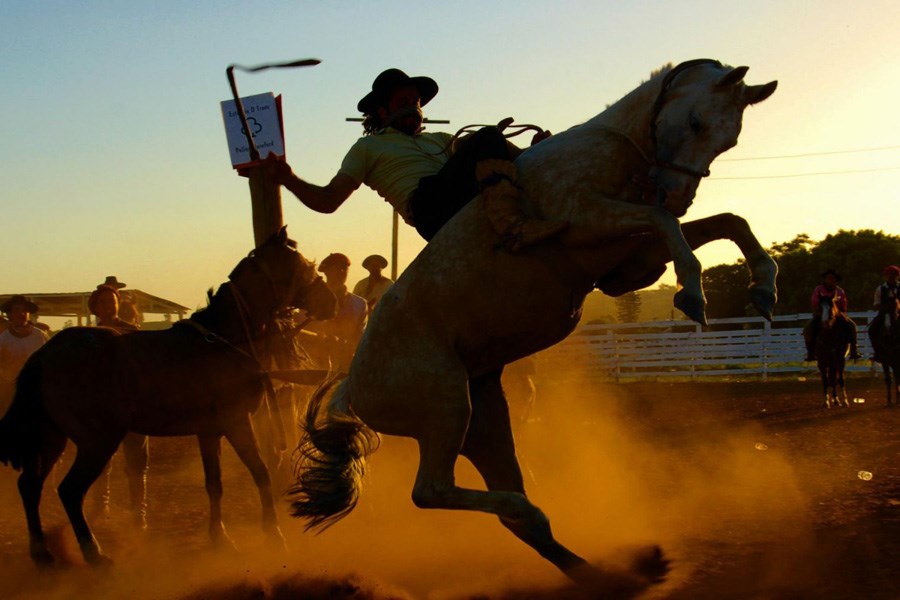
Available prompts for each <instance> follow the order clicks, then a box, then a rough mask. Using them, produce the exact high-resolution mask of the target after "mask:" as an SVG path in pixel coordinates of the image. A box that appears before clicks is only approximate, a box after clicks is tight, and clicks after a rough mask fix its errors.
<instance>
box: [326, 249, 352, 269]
mask: <svg viewBox="0 0 900 600" xmlns="http://www.w3.org/2000/svg"><path fill="white" fill-rule="evenodd" d="M349 266H350V259H349V258H347V256H346V255H345V254H341V253H340V252H335V253H333V254H329V255H328V256H326V257H325V258H324V259H322V262H320V263H319V273H324V272H325V270H326V269H330V268H331V267H344V268H346V267H349Z"/></svg>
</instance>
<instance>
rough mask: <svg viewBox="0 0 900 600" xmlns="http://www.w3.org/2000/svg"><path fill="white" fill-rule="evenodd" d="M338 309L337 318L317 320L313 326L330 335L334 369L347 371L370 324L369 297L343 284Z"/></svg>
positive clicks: (311, 324) (329, 354)
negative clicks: (360, 339)
mask: <svg viewBox="0 0 900 600" xmlns="http://www.w3.org/2000/svg"><path fill="white" fill-rule="evenodd" d="M335 296H336V298H337V310H336V313H335V315H334V318H332V319H329V320H327V321H314V322H313V323H310V324H309V327H308V328H309V330H310V331H314V332H316V333H319V334H322V335H325V336H328V338H329V339H328V340H327V348H325V350H326V353H327V354H328V358H329V360H330V361H331V367H332V369H334V370H336V371H346V369H347V368H348V367H349V366H350V361H351V360H352V359H353V354H354V353H355V352H356V345H357V344H358V343H359V338H361V337H362V333H363V330H364V329H365V328H366V319H367V317H368V314H369V308H368V306H367V305H366V301H365V300H363V299H362V298H360V297H359V296H357V295H356V294H351V293H350V292H348V291H347V288H346V287H344V288H343V293H336V294H335Z"/></svg>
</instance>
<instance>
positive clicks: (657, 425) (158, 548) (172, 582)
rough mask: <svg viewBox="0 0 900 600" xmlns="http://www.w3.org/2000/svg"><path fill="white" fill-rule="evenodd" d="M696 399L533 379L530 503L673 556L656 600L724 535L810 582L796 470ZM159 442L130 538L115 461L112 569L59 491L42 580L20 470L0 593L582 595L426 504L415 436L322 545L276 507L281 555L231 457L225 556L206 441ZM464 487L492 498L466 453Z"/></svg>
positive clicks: (600, 542)
mask: <svg viewBox="0 0 900 600" xmlns="http://www.w3.org/2000/svg"><path fill="white" fill-rule="evenodd" d="M698 389H702V386H688V385H681V384H667V383H659V384H652V385H648V384H642V387H639V388H636V387H634V386H630V385H621V386H615V385H602V386H598V385H596V384H590V383H588V382H579V381H572V382H570V383H568V384H565V385H563V384H560V383H553V382H547V381H540V380H539V381H538V398H537V404H536V406H535V408H534V410H533V411H532V413H531V417H530V420H529V421H528V422H525V423H516V424H515V425H514V429H515V432H516V437H517V445H518V453H519V457H520V463H521V465H522V468H523V473H524V476H525V481H526V489H527V490H528V493H529V497H530V498H531V499H532V501H533V502H534V503H535V504H537V505H538V506H539V507H541V509H542V510H543V511H544V512H545V513H546V514H547V515H548V516H549V518H550V520H551V524H552V526H553V531H554V534H555V536H556V538H557V539H558V540H560V541H561V542H562V543H563V544H565V545H566V546H567V547H568V548H569V549H570V550H572V551H574V552H576V553H577V554H580V555H582V556H584V557H585V558H587V559H588V560H590V561H591V562H594V563H597V564H603V565H616V564H623V565H624V564H625V563H626V562H627V560H628V558H629V557H630V556H632V552H633V551H634V549H635V548H641V547H645V546H647V545H654V544H658V545H659V546H661V547H662V549H663V551H664V552H665V553H666V556H667V557H668V558H669V559H670V560H672V572H671V574H670V576H669V577H668V579H667V581H666V582H665V583H663V584H662V585H660V586H657V587H656V588H654V589H651V590H648V592H647V593H646V596H647V597H678V594H679V590H685V589H689V588H690V585H691V583H692V581H693V580H694V578H695V576H696V575H697V573H698V572H701V571H702V572H708V571H710V570H715V569H716V568H717V567H716V565H717V564H718V561H719V557H718V556H717V552H718V550H717V547H718V544H719V543H720V542H721V541H723V540H727V541H728V542H729V543H734V542H736V541H737V542H739V543H741V544H747V545H748V546H752V545H753V544H755V543H757V542H761V541H764V540H771V539H780V540H783V542H784V543H783V544H781V545H780V546H781V547H782V548H783V551H780V552H778V551H776V552H774V553H769V554H768V555H767V556H765V557H763V558H758V559H757V560H756V561H755V563H754V566H755V572H754V573H748V577H754V578H762V579H769V580H772V581H775V582H776V585H777V580H778V579H779V578H788V577H790V578H791V579H792V580H796V578H797V577H802V576H803V573H802V569H800V568H798V567H797V560H796V555H797V553H798V552H803V551H805V550H806V549H808V548H809V546H810V544H812V537H811V536H810V527H809V526H808V523H809V519H808V518H806V513H807V511H808V508H809V502H810V500H809V499H808V498H806V497H804V493H803V491H802V486H801V484H800V482H798V481H797V478H796V476H795V473H794V471H793V469H792V468H791V465H790V463H789V462H788V460H787V458H786V457H785V456H784V455H783V454H781V453H778V452H776V451H774V450H775V449H774V448H772V449H769V448H770V446H773V445H774V443H773V441H772V440H770V439H765V434H764V432H763V431H762V428H761V426H759V425H758V424H756V423H754V422H753V421H752V420H741V419H735V418H734V414H733V413H725V412H723V411H721V409H720V408H719V407H720V404H721V403H720V401H721V400H722V399H721V398H715V397H710V398H703V397H702V392H698ZM717 389H720V388H717ZM698 394H699V395H698ZM516 401H517V400H516V399H515V398H511V402H516ZM763 442H765V443H763ZM151 445H152V447H151V481H150V507H149V516H148V520H149V523H150V528H149V529H148V530H147V531H146V532H139V531H135V530H134V529H133V527H132V526H131V520H130V516H129V515H128V513H127V511H126V510H125V508H124V507H125V505H126V501H125V499H126V498H125V496H126V491H125V490H126V484H125V478H124V474H123V473H122V465H121V462H119V463H118V464H115V465H114V467H113V500H112V509H111V511H110V513H109V515H103V514H100V515H98V516H96V517H95V518H94V519H93V520H92V524H93V526H94V532H95V535H96V536H97V538H98V540H99V541H100V544H101V546H102V547H103V548H104V551H106V552H107V553H108V554H109V555H110V556H111V557H112V558H113V559H114V560H115V561H116V563H115V566H114V567H112V568H110V569H104V570H95V569H90V568H88V567H86V566H85V565H84V564H83V562H82V561H81V558H80V553H79V552H78V549H77V545H76V544H75V542H74V539H73V538H72V534H71V529H70V528H69V526H68V523H67V521H66V520H65V517H64V514H63V512H62V510H61V508H60V506H59V501H58V500H57V499H56V495H55V490H54V489H53V486H50V485H48V486H47V489H45V493H44V503H43V506H42V511H43V514H44V522H45V528H46V529H47V530H48V531H50V532H51V538H52V546H53V550H54V552H55V554H56V555H57V557H58V558H59V559H61V560H60V562H61V563H63V564H65V565H66V566H64V567H58V568H55V569H52V570H45V571H38V570H36V569H35V567H33V566H32V565H31V563H30V561H29V559H28V554H27V553H28V542H27V536H26V534H25V526H24V518H23V515H22V510H21V505H20V502H19V499H18V494H17V492H16V488H15V476H16V473H14V472H13V471H12V470H11V469H8V468H3V469H0V558H2V564H0V597H4V598H48V599H52V600H69V599H75V598H78V599H81V598H98V599H107V598H109V599H113V598H129V599H132V600H142V599H161V598H165V599H168V598H172V599H176V598H177V599H190V600H200V599H207V598H209V599H212V598H216V599H225V598H227V599H235V600H237V599H241V600H244V599H249V598H287V597H291V598H309V599H324V598H329V599H344V598H346V599H351V598H352V599H373V600H375V599H379V600H381V599H386V598H398V599H403V600H407V599H409V600H419V599H424V600H457V599H462V598H478V599H510V600H511V599H514V598H515V599H518V598H554V599H562V598H572V599H576V598H578V599H580V598H583V597H585V596H583V595H582V593H581V592H580V591H579V590H577V589H574V588H573V587H572V586H570V585H569V583H568V581H567V580H566V578H565V577H563V576H562V575H561V574H560V573H559V572H558V571H557V570H556V569H555V568H554V567H553V566H552V565H551V564H550V563H548V562H546V561H545V560H543V559H542V558H540V557H539V556H538V555H537V554H536V553H535V552H534V551H533V550H532V549H531V548H529V547H527V546H526V545H525V544H524V543H522V542H520V541H519V540H518V539H516V538H515V537H514V536H513V535H512V534H511V533H509V532H508V531H507V530H506V529H504V528H503V527H502V526H501V525H500V523H499V522H498V521H497V519H496V518H494V517H492V516H490V515H485V514H479V513H468V512H459V511H444V510H438V511H425V510H420V509H417V508H415V507H414V506H413V504H412V501H411V499H410V493H411V489H412V483H413V480H414V477H415V471H416V466H417V448H416V445H415V444H414V443H413V442H411V441H410V440H405V439H398V438H385V440H384V442H383V444H382V447H381V448H380V450H379V451H378V452H377V453H375V454H374V455H373V456H372V457H371V460H370V465H369V466H370V470H369V474H368V476H367V480H366V482H365V487H364V489H363V493H362V499H361V501H360V504H359V506H358V507H357V508H356V510H355V511H354V512H353V513H352V514H351V515H350V516H349V517H348V518H346V519H344V520H343V521H341V522H339V523H338V524H336V525H335V526H334V527H332V528H331V529H329V530H327V531H325V532H324V533H322V534H321V535H318V536H316V535H311V534H306V533H304V532H303V530H302V523H300V522H298V521H295V520H293V519H291V518H290V517H288V516H287V504H286V501H284V502H282V504H281V506H280V509H281V511H280V517H281V527H282V531H283V532H284V535H285V538H286V539H287V544H288V548H287V550H284V549H283V548H281V547H279V545H278V544H277V543H274V542H273V541H272V540H270V539H268V538H266V537H265V536H264V535H263V534H262V533H261V531H260V530H259V527H258V521H259V515H260V510H259V502H258V496H257V493H256V489H255V488H254V486H253V484H252V480H251V479H250V477H249V475H248V474H247V472H246V469H244V467H243V466H242V465H241V464H240V463H239V462H238V460H237V458H236V457H235V456H234V453H233V452H231V451H230V449H227V448H226V450H225V451H224V453H223V472H224V489H225V497H224V499H223V511H224V518H225V523H226V527H227V528H228V532H229V534H230V536H231V538H232V540H233V541H234V543H235V545H236V546H237V548H238V549H237V550H227V551H225V550H217V549H213V548H211V546H210V544H209V542H208V539H207V536H206V519H207V507H208V505H207V500H206V495H205V492H204V489H203V480H202V470H201V467H200V463H199V453H198V452H197V450H196V444H195V442H194V441H193V440H192V439H191V438H179V439H153V440H152V441H151ZM760 448H764V449H760ZM67 454H68V455H71V451H67ZM69 459H71V457H69ZM116 460H119V459H118V457H117V459H116ZM457 479H458V483H459V484H461V485H463V486H467V487H479V488H481V487H483V484H481V481H480V478H479V477H478V475H477V473H476V472H475V471H474V469H473V468H472V467H471V466H470V465H469V464H468V462H466V461H465V460H464V459H461V460H460V462H459V464H458V466H457ZM282 482H283V480H282ZM88 505H90V500H89V502H88ZM809 576H810V577H812V576H813V574H809ZM684 597H691V596H690V595H687V596H684Z"/></svg>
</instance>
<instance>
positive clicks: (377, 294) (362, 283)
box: [353, 275, 394, 310]
mask: <svg viewBox="0 0 900 600" xmlns="http://www.w3.org/2000/svg"><path fill="white" fill-rule="evenodd" d="M371 279H372V276H371V275H369V276H368V277H366V278H365V279H360V280H359V283H357V284H356V285H355V286H354V287H353V293H354V294H356V295H357V296H360V297H361V298H363V299H364V300H365V301H366V304H368V305H369V310H371V309H372V307H374V306H375V304H376V303H377V302H378V300H380V299H381V297H382V296H384V293H385V292H386V291H388V289H389V288H390V287H391V284H393V283H394V280H393V279H391V278H390V277H384V276H382V278H381V279H379V280H378V281H376V282H374V283H372V284H371V285H370V283H369V282H370V280H371Z"/></svg>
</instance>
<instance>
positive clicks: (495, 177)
mask: <svg viewBox="0 0 900 600" xmlns="http://www.w3.org/2000/svg"><path fill="white" fill-rule="evenodd" d="M475 178H476V179H477V181H478V185H479V186H480V187H481V197H482V198H483V202H484V210H485V213H487V216H488V220H489V221H490V223H491V227H492V228H493V229H494V231H495V232H497V233H498V234H499V235H500V238H501V242H502V243H503V245H504V246H505V247H506V248H507V249H508V250H509V251H510V252H518V251H519V250H521V249H522V248H524V247H525V246H531V245H532V244H536V243H538V242H541V241H543V240H547V239H550V238H552V237H554V236H556V235H558V234H559V233H560V232H561V231H562V230H563V229H565V228H566V227H568V225H569V224H568V223H565V222H555V221H540V220H538V219H531V218H529V217H527V216H526V215H525V213H523V212H522V207H521V206H520V204H519V201H520V198H519V189H518V188H517V187H516V185H515V179H516V166H515V165H514V164H513V163H512V162H510V161H508V160H500V159H488V160H482V161H480V162H479V163H478V164H477V165H475Z"/></svg>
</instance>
